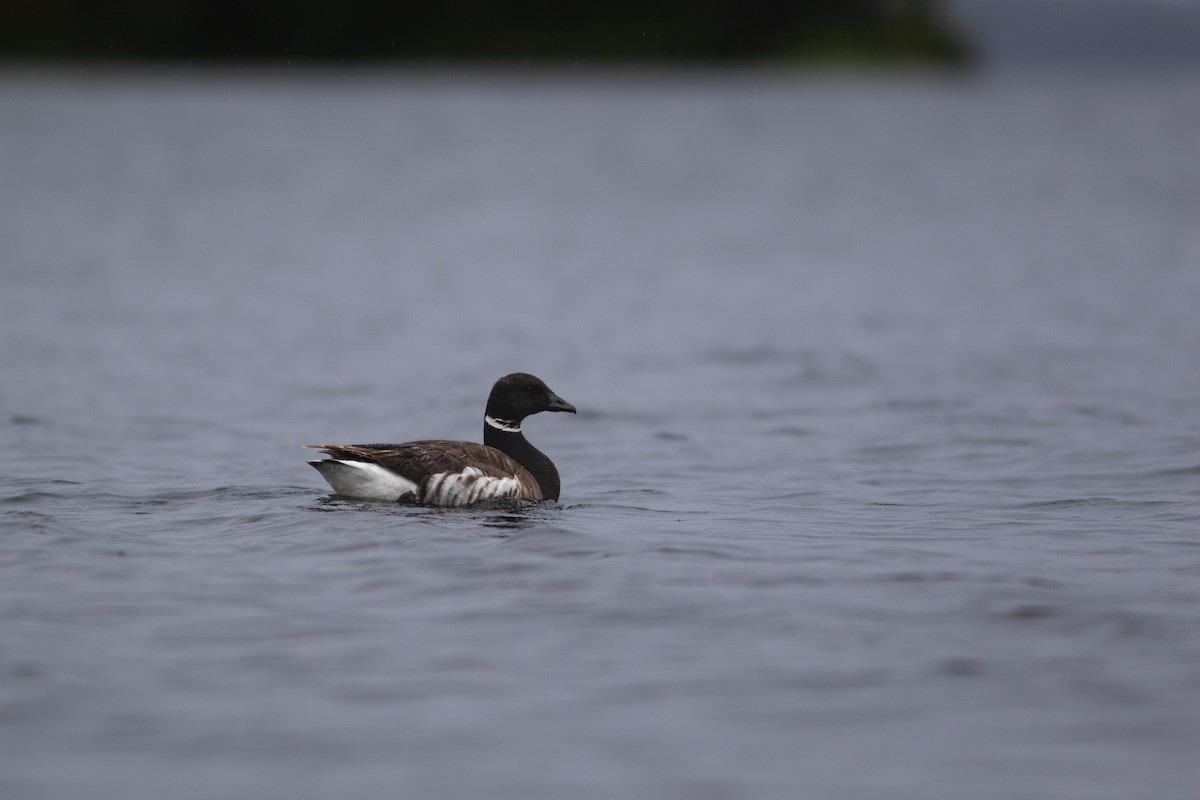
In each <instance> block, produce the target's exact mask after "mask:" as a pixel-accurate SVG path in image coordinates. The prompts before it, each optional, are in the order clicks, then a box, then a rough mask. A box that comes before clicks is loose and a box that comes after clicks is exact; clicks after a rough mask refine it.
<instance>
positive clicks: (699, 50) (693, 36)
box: [0, 0, 968, 64]
mask: <svg viewBox="0 0 1200 800" xmlns="http://www.w3.org/2000/svg"><path fill="white" fill-rule="evenodd" d="M5 5H7V6H8V8H7V10H6V11H5V12H3V19H2V20H0V58H5V59H7V60H9V61H13V60H20V61H53V60H61V59H89V60H91V59H114V60H130V59H154V60H188V61H211V60H240V61H309V60H314V61H321V60H325V61H329V60H336V61H349V60H360V59H361V60H380V59H394V60H403V61H421V62H427V61H451V60H475V61H556V62H574V61H643V62H645V61H663V62H666V61H732V60H792V61H802V62H803V61H814V62H817V61H819V62H830V61H833V62H850V63H855V62H876V61H903V62H930V63H941V64H959V63H963V62H964V61H965V60H966V59H967V57H968V48H967V46H966V44H965V43H964V42H963V40H962V39H961V38H960V37H959V36H958V35H957V34H956V33H955V32H954V31H953V30H952V29H951V28H950V27H948V25H947V24H946V22H945V19H944V16H943V14H942V13H941V11H940V8H939V7H938V5H937V4H936V3H935V2H934V1H933V0H840V2H835V1H834V0H809V1H808V2H803V1H799V2H786V1H784V0H740V1H739V0H691V2H681V1H679V0H668V1H665V2H635V1H634V0H604V1H603V2H598V1H597V0H574V2H572V0H491V1H490V2H489V1H488V0H443V1H442V2H436V1H435V0H422V1H419V2H410V3H401V2H386V1H385V0H108V2H103V1H102V0H91V1H89V0H6V2H5Z"/></svg>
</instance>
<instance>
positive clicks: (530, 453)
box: [305, 372, 575, 506]
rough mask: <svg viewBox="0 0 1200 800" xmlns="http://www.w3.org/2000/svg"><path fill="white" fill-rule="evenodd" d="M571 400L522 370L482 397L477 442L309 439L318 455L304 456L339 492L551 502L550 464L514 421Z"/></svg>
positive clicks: (429, 501)
mask: <svg viewBox="0 0 1200 800" xmlns="http://www.w3.org/2000/svg"><path fill="white" fill-rule="evenodd" d="M539 411H570V412H571V413H572V414H574V413H575V406H573V405H571V404H570V403H568V402H567V401H565V400H563V399H562V398H561V397H559V396H558V395H556V394H555V393H554V392H552V391H550V387H548V386H547V385H546V384H544V383H542V381H541V380H539V379H538V378H535V377H534V376H532V375H527V374H525V373H523V372H515V373H513V374H512V375H505V376H504V377H503V378H501V379H500V380H498V381H496V385H495V386H493V387H492V393H491V394H490V395H488V401H487V410H486V411H485V412H484V417H483V444H475V443H474V442H451V441H445V440H440V439H427V440H422V441H418V442H405V443H404V444H309V445H305V447H313V448H316V449H318V450H320V451H321V452H323V453H325V454H326V455H327V456H329V458H327V459H325V460H324V461H310V462H308V463H310V464H312V465H313V466H314V467H316V469H317V472H320V473H321V475H322V476H323V477H324V478H325V480H327V481H329V485H330V486H332V487H333V491H334V492H335V493H337V494H340V495H345V496H346V497H360V498H364V499H370V500H402V501H405V502H410V503H420V504H424V505H431V506H466V505H471V504H472V503H476V502H479V501H480V500H490V499H493V498H498V497H512V498H517V499H522V500H557V499H558V490H559V482H558V470H556V469H555V468H554V464H553V462H551V461H550V459H549V458H547V457H546V456H545V454H543V453H542V452H541V451H539V450H538V449H537V448H536V447H534V446H533V445H531V444H530V443H529V442H528V440H526V439H525V436H524V434H522V433H521V420H523V419H525V418H526V417H527V416H529V415H530V414H536V413H538V412H539Z"/></svg>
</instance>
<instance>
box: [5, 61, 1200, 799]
mask: <svg viewBox="0 0 1200 800" xmlns="http://www.w3.org/2000/svg"><path fill="white" fill-rule="evenodd" d="M1198 142H1200V76H1197V75H1194V74H1182V73H1180V74H1173V75H1169V74H1168V75H1164V74H1158V75H1146V76H1108V77H1094V76H1093V77H1088V76H1083V75H1073V76H1061V75H1060V76H1057V77H1048V76H1045V75H1036V74H1028V75H1022V74H1012V75H1007V76H998V77H986V76H985V77H979V78H974V79H957V80H956V79H945V78H937V77H929V76H921V75H911V76H906V77H900V78H890V79H888V78H883V77H873V76H857V77H854V76H803V75H792V74H788V73H785V72H753V71H749V72H728V73H722V72H712V73H704V72H698V73H678V74H671V73H657V74H656V73H638V72H628V73H625V72H612V73H573V72H570V71H563V72H560V73H538V72H530V73H520V72H514V73H493V72H487V71H482V70H472V69H462V70H454V69H447V70H445V71H443V72H403V71H400V72H395V73H391V74H389V73H387V72H385V71H383V70H380V71H374V72H371V71H368V72H347V73H321V72H304V71H298V72H296V73H293V74H288V73H279V74H269V73H239V72H211V73H202V72H197V73H181V74H169V75H151V74H149V73H138V72H112V73H94V72H92V71H91V70H83V71H82V72H81V73H78V74H77V73H73V72H49V73H37V72H21V71H15V70H12V69H10V70H9V71H8V72H5V73H3V74H0V276H2V278H3V289H2V291H0V348H2V349H0V371H2V374H3V378H2V380H0V796H3V797H4V798H6V800H44V799H49V798H123V799H125V800H128V799H129V798H161V797H172V798H243V797H244V798H289V799H292V798H328V797H353V798H385V797H386V798H396V797H405V798H443V797H444V798H452V797H453V798H461V797H489V798H522V799H533V800H538V799H540V798H547V799H549V798H562V797H572V798H614V797H629V798H689V799H690V798H699V799H701V800H725V799H726V798H728V799H729V800H733V799H735V798H737V799H740V798H833V799H834V800H841V799H845V800H856V799H857V798H887V799H889V800H909V799H911V800H941V799H943V798H944V799H945V800H961V798H983V799H985V800H990V799H992V798H994V799H995V800H1011V799H1012V798H1047V799H1050V798H1053V800H1065V799H1073V798H1078V799H1079V800H1104V799H1106V798H1111V799H1112V800H1128V798H1155V799H1156V800H1191V799H1192V798H1195V797H1197V796H1200V313H1198V312H1197V309H1198V308H1200V158H1198V157H1197V143H1198ZM515 370H522V371H528V372H533V373H535V374H537V375H539V376H540V377H542V378H544V379H545V380H546V382H547V383H548V384H549V385H550V386H551V387H552V388H553V389H554V390H555V391H556V392H558V394H560V395H561V396H562V397H564V398H565V399H566V400H568V401H570V402H572V403H574V404H575V405H576V406H577V407H578V408H579V410H580V413H579V415H578V416H577V417H571V416H568V415H542V416H539V417H535V418H532V419H531V420H530V421H529V422H528V423H527V424H526V426H525V427H526V432H527V434H528V435H529V437H530V439H531V440H532V441H533V442H534V443H535V444H537V445H538V446H539V447H541V448H542V449H543V450H545V451H546V452H547V453H548V454H549V455H550V456H551V457H552V458H554V460H555V461H556V463H557V465H558V467H559V471H560V472H561V473H562V476H563V494H562V502H561V504H551V505H545V506H541V507H538V508H535V509H532V510H527V511H524V512H520V511H512V510H489V511H478V510H476V511H470V510H468V511H462V510H457V511H444V510H430V509H413V508H406V507H400V506H397V505H392V504H385V503H367V502H347V501H342V500H337V499H331V498H330V497H329V496H328V493H327V487H326V486H325V484H324V482H323V481H322V480H321V478H320V476H319V475H318V474H317V473H316V472H315V471H313V470H312V469H311V468H310V467H308V466H307V465H306V464H305V463H304V462H305V460H306V458H309V457H312V454H311V451H304V450H301V449H300V445H301V444H304V443H308V442H363V441H389V440H391V441H404V440H407V439H413V438H429V437H447V438H464V439H473V440H478V439H479V438H480V436H481V435H482V414H483V403H484V400H485V398H486V395H487V392H488V390H489V388H490V386H491V384H492V382H493V381H494V380H495V379H496V378H497V377H499V376H500V375H503V374H505V373H507V372H510V371H515Z"/></svg>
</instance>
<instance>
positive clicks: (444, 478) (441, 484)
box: [422, 467, 518, 506]
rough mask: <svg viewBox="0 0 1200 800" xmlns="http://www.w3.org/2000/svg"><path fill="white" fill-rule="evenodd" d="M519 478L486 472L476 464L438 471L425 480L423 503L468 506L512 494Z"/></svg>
mask: <svg viewBox="0 0 1200 800" xmlns="http://www.w3.org/2000/svg"><path fill="white" fill-rule="evenodd" d="M517 485H518V484H517V479H516V478H496V477H493V476H491V475H484V474H483V472H482V471H481V470H479V469H477V468H476V467H467V468H466V469H464V470H463V471H462V472H439V473H438V474H436V475H430V476H429V479H428V480H426V481H425V493H424V496H423V497H422V502H424V503H429V504H430V505H436V506H468V505H471V504H472V503H478V502H479V501H480V500H491V499H492V498H495V497H509V496H511V495H513V494H515V493H516V491H517Z"/></svg>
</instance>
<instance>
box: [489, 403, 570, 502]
mask: <svg viewBox="0 0 1200 800" xmlns="http://www.w3.org/2000/svg"><path fill="white" fill-rule="evenodd" d="M483 443H484V444H486V445H487V446H488V447H494V448H496V449H497V450H499V451H500V452H501V453H504V454H505V455H507V456H509V457H511V458H512V459H513V460H514V461H516V462H517V463H518V464H520V465H521V466H522V467H524V468H525V469H527V470H529V474H530V475H532V476H533V477H534V480H536V481H537V482H538V486H540V487H542V498H543V499H545V500H557V499H558V493H559V491H560V489H561V486H560V484H559V480H558V470H557V469H555V467H554V462H553V461H551V460H550V459H549V458H548V457H547V456H546V454H545V453H543V452H542V451H541V450H538V449H537V448H536V447H534V446H533V445H531V444H530V443H529V440H528V439H526V438H525V434H523V433H521V431H520V430H519V429H518V430H516V431H505V430H501V429H499V428H494V427H492V426H491V425H489V424H488V423H486V422H485V423H484V424H483Z"/></svg>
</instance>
